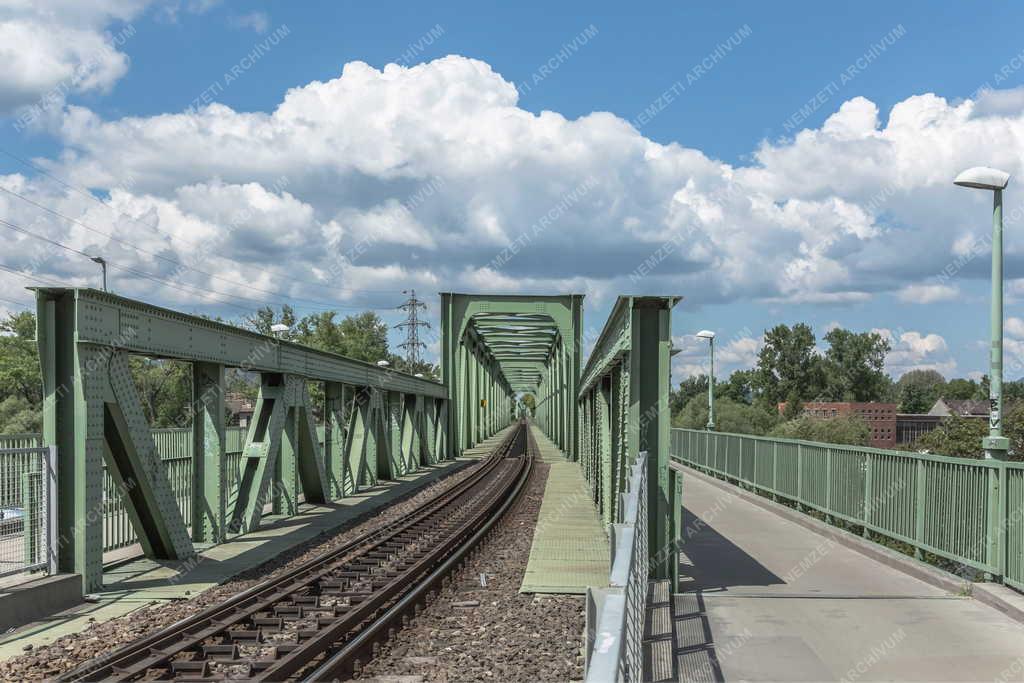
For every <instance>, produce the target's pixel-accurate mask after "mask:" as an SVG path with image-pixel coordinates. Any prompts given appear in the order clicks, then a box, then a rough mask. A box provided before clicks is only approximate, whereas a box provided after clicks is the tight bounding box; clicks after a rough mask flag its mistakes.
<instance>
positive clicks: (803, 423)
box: [769, 415, 871, 446]
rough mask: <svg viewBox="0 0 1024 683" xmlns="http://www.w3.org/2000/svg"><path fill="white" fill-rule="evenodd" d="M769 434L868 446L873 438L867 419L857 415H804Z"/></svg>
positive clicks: (788, 437) (786, 437)
mask: <svg viewBox="0 0 1024 683" xmlns="http://www.w3.org/2000/svg"><path fill="white" fill-rule="evenodd" d="M769 436H777V437H779V438H783V439H803V440H805V441H819V442H821V443H835V444H847V445H850V446H867V445H868V443H869V442H870V440H871V428H870V427H868V423H867V422H866V421H865V420H863V419H862V418H860V417H857V416H856V415H846V416H841V417H829V418H813V417H809V416H806V415H803V416H801V417H798V418H795V419H792V420H787V421H786V422H783V423H782V424H780V425H778V426H777V427H775V429H773V430H772V431H771V432H770V433H769Z"/></svg>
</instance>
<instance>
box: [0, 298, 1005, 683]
mask: <svg viewBox="0 0 1024 683" xmlns="http://www.w3.org/2000/svg"><path fill="white" fill-rule="evenodd" d="M35 293H36V301H37V316H38V318H37V319H38V334H37V337H38V348H39V354H40V362H41V369H42V383H43V388H44V395H45V402H44V419H43V424H44V427H43V433H42V434H41V435H39V436H38V437H34V438H33V439H29V438H27V437H26V438H25V439H24V440H23V442H22V441H19V442H14V441H9V442H0V457H10V458H30V457H35V458H36V460H32V461H31V463H35V464H25V463H29V462H30V461H28V460H25V461H22V460H18V461H17V462H18V463H21V464H19V465H18V468H20V469H17V471H16V472H15V470H13V469H11V467H13V465H12V466H8V465H7V464H4V467H3V469H2V474H3V475H4V477H5V478H6V479H5V482H8V483H5V484H4V486H3V487H0V489H3V492H4V495H5V501H4V504H5V505H8V506H10V505H13V503H12V502H11V500H14V501H17V500H22V499H24V500H28V499H29V497H30V496H35V498H34V499H38V500H41V501H45V505H38V506H35V507H30V506H28V505H27V504H26V506H25V509H24V513H23V518H24V521H23V522H22V524H23V528H21V527H19V528H20V529H21V531H20V532H19V533H20V534H21V535H20V536H17V538H16V540H14V541H9V542H8V545H10V543H15V544H16V545H18V547H19V548H20V549H21V550H19V552H21V553H22V555H21V557H22V560H21V561H22V563H23V567H22V568H23V569H26V570H32V571H36V572H42V573H43V574H46V576H44V577H43V578H42V579H39V581H37V582H36V583H39V582H41V583H40V585H41V586H42V588H41V589H40V590H39V591H37V592H36V593H30V592H27V591H26V592H24V593H21V592H19V589H17V588H12V589H10V590H7V591H6V592H3V593H0V611H6V612H7V615H8V616H7V617H5V618H6V619H7V621H6V622H5V624H4V625H5V627H7V628H12V627H13V628H14V629H15V630H14V631H13V632H12V633H9V634H7V636H4V637H3V638H0V667H2V666H3V665H4V664H3V661H2V660H3V659H4V658H6V657H11V656H12V655H14V654H22V651H23V650H24V649H25V648H27V647H30V646H32V645H33V644H36V645H38V646H45V645H47V644H49V643H52V642H53V641H54V640H55V639H56V638H57V637H58V636H61V635H67V634H71V633H74V632H76V630H79V631H80V630H82V629H84V628H86V627H87V626H88V624H86V623H84V620H85V619H86V618H89V619H92V618H94V617H95V615H96V614H99V615H100V616H101V617H102V618H115V617H117V616H120V615H123V614H125V613H127V612H129V611H131V610H132V609H134V607H132V606H131V605H132V604H133V601H135V602H144V601H146V600H172V599H180V598H182V597H184V596H186V595H188V594H189V593H190V592H191V590H197V591H198V590H203V589H205V588H208V587H210V586H213V585H216V584H217V583H219V582H223V581H224V580H226V579H227V578H228V577H230V576H232V575H233V574H237V573H239V572H241V571H245V570H247V569H250V568H253V567H256V566H257V565H260V563H262V562H265V561H267V559H268V558H269V557H272V556H273V555H275V554H278V553H282V552H284V551H285V550H287V549H288V548H289V547H290V546H289V545H288V543H289V542H291V543H293V544H295V543H297V542H298V541H300V540H308V539H309V538H310V537H313V536H315V535H316V534H321V535H323V534H329V533H334V532H333V530H335V529H337V528H339V527H340V526H341V525H342V523H344V524H345V525H348V526H349V527H351V526H352V525H353V524H355V523H356V522H357V521H360V520H362V519H363V518H364V517H365V516H366V515H370V516H372V515H373V514H378V513H380V512H381V511H387V510H389V509H391V508H399V507H401V506H402V505H403V503H401V501H403V500H405V499H406V498H408V496H409V495H412V494H413V493H416V492H419V493H418V494H417V495H423V496H426V498H425V499H424V501H425V502H421V503H419V504H417V506H415V507H414V509H411V510H405V509H404V508H402V510H403V511H402V513H401V515H400V516H398V517H396V518H395V520H393V521H391V522H389V523H387V524H385V525H383V526H381V527H379V528H374V529H371V530H370V531H366V532H359V533H360V534H362V535H357V536H356V537H355V538H354V539H349V540H346V541H345V542H344V543H342V544H341V546H340V547H338V548H336V549H333V550H330V551H325V554H324V556H323V557H316V558H312V559H309V560H308V561H305V562H304V564H302V566H300V567H299V568H298V569H295V570H294V571H292V572H290V573H288V575H287V576H284V577H276V578H273V577H271V578H267V579H266V580H265V581H263V582H261V583H258V584H256V585H255V586H254V587H252V588H250V589H247V590H244V591H241V592H240V593H238V594H237V595H234V596H231V597H229V598H227V599H225V601H224V602H223V603H218V604H215V605H213V606H212V607H206V608H204V609H202V610H200V611H198V612H197V613H195V614H192V615H190V616H186V617H185V618H184V619H183V620H182V621H179V622H176V623H173V624H165V625H163V626H162V627H159V628H158V627H154V628H153V630H152V632H151V633H148V634H143V635H140V636H139V637H138V638H137V639H135V640H133V641H132V642H129V643H127V644H120V645H119V646H117V647H113V646H111V647H110V648H109V652H107V651H99V652H94V653H93V655H92V656H90V657H87V658H84V659H80V660H76V661H73V662H70V663H69V664H68V665H67V666H66V667H64V668H63V669H61V670H60V671H57V670H54V675H59V678H60V680H140V679H143V678H152V677H162V678H180V679H188V680H220V679H221V678H223V676H224V673H223V672H224V669H223V667H224V666H228V665H230V666H240V667H242V669H241V670H242V672H243V674H244V675H243V677H245V678H247V679H251V680H285V679H308V680H333V679H336V678H339V677H341V678H344V677H345V676H346V675H349V674H351V673H352V672H353V671H355V670H356V668H357V667H358V666H360V662H362V663H365V662H366V660H367V658H368V657H372V654H368V653H374V652H376V651H377V650H376V647H377V645H376V644H379V643H380V642H382V641H383V640H387V638H388V637H391V636H393V635H394V633H395V631H396V629H397V630H400V626H399V624H400V623H407V620H408V617H409V616H410V615H413V614H417V613H418V610H419V606H420V605H422V604H424V603H425V602H427V601H429V600H430V597H431V596H432V595H436V591H437V590H439V589H440V587H441V586H442V585H444V582H445V581H446V580H447V579H446V577H447V576H448V573H449V572H450V571H451V570H452V569H453V568H454V567H456V566H458V565H459V563H461V562H464V561H465V559H466V558H467V557H468V555H467V553H468V552H469V549H470V548H472V547H473V546H474V545H475V544H478V543H480V542H481V541H482V539H484V538H486V535H487V534H488V533H489V532H490V530H491V529H492V526H493V525H495V524H496V523H497V520H498V519H499V518H500V516H501V515H502V514H503V513H504V512H505V511H506V510H507V509H510V508H511V506H513V505H514V504H515V502H516V500H518V499H519V496H520V494H521V492H522V491H523V490H524V487H525V486H526V482H527V481H529V477H530V476H531V472H532V471H533V469H534V468H535V467H536V466H537V464H539V463H542V464H544V466H545V467H546V468H548V470H547V471H548V472H549V474H548V478H547V483H546V488H545V489H544V496H543V502H542V503H541V507H540V512H539V518H538V521H537V523H536V529H535V530H534V531H533V532H532V534H533V536H532V545H531V550H530V556H529V561H528V565H527V566H526V569H525V573H524V576H523V579H522V586H521V588H520V590H521V591H522V592H527V593H545V592H548V593H567V594H581V595H582V594H585V595H586V600H585V605H586V608H585V613H586V623H585V631H584V633H583V635H582V636H581V640H582V647H581V650H582V653H583V654H582V656H583V659H584V661H585V666H586V673H585V675H586V678H587V680H592V681H612V680H625V681H634V680H701V681H716V680H740V679H743V680H848V681H852V680H894V679H895V680H902V679H907V680H940V679H941V680H1003V681H1009V680H1024V626H1022V621H1024V596H1022V595H1021V593H1020V592H1019V591H1021V590H1022V589H1024V465H1022V464H1019V463H1012V462H1005V461H996V460H965V459H960V458H949V457H945V456H942V455H929V454H919V453H910V452H898V451H884V450H878V449H871V448H860V447H848V446H834V445H828V444H818V443H811V442H801V441H791V440H784V439H771V438H766V437H750V436H743V435H736V434H721V433H715V432H709V431H693V430H683V429H673V428H672V427H671V424H670V414H669V410H668V395H669V386H670V382H671V367H670V365H671V356H672V341H671V339H672V338H671V330H672V315H673V310H674V309H675V307H676V305H677V304H678V302H679V301H680V297H676V296H622V297H619V298H618V299H617V301H616V302H615V304H614V306H613V308H612V311H611V313H610V315H609V317H608V319H607V321H606V322H605V323H604V325H603V327H602V328H601V331H600V333H599V334H598V335H597V336H596V338H594V339H588V340H586V341H584V336H583V330H584V327H583V314H584V308H583V305H584V300H583V296H582V295H577V294H564V295H551V296H525V295H524V296H519V295H481V294H457V293H443V294H441V347H440V356H441V358H440V366H441V381H434V380H431V379H427V378H424V377H422V376H413V375H409V374H405V373H402V372H398V371H396V370H394V369H392V368H389V367H381V366H379V365H376V364H371V363H364V362H361V361H356V360H353V359H350V358H345V357H342V356H339V355H336V354H331V353H326V352H323V351H319V350H315V349H311V348H308V347H304V346H300V345H298V344H294V343H291V342H288V341H284V340H280V339H277V338H275V337H270V336H263V335H260V334H256V333H253V332H250V331H246V330H243V329H239V328H237V327H233V326H230V325H226V324H222V323H219V322H216V321H213V320H209V319H206V318H201V317H197V316H192V315H187V314H184V313H180V312H177V311H173V310H169V309H166V308H161V307H157V306H153V305H150V304H147V303H145V302H142V301H136V300H132V299H128V298H124V297H121V296H117V295H115V294H111V293H107V292H102V291H97V290H94V289H79V288H53V287H41V288H36V289H35ZM584 346H587V347H591V348H590V351H589V355H587V354H586V353H584ZM133 355H136V356H146V357H150V358H156V359H170V360H175V361H184V362H188V363H190V364H191V367H192V390H193V395H192V401H191V404H190V415H189V420H188V421H189V422H190V423H191V426H190V427H188V428H185V429H177V430H154V429H151V428H150V425H149V424H148V422H147V419H146V417H145V413H144V411H143V407H142V403H141V400H140V397H139V395H138V392H137V389H136V387H135V385H134V382H133V379H132V376H131V373H130V370H129V357H130V356H133ZM227 368H241V369H243V370H246V371H248V372H251V373H255V374H257V375H258V377H259V394H258V399H257V400H256V403H255V408H254V413H253V416H252V419H251V423H250V425H249V426H248V428H247V429H243V430H238V429H232V428H228V427H225V424H224V422H225V420H224V415H225V398H226V393H227V391H226V386H225V369H227ZM316 386H318V387H319V389H318V390H317V391H316V392H315V395H316V396H322V397H323V398H322V403H321V404H319V405H317V406H314V403H313V399H312V398H311V397H312V396H313V395H314V392H313V388H314V387H316ZM525 394H532V395H533V396H534V397H535V408H534V409H533V411H532V414H531V415H529V416H528V417H529V419H528V420H525V419H523V418H524V415H523V412H524V409H523V404H522V402H521V401H520V398H521V397H522V396H523V395H525ZM5 454H6V455H5ZM470 461H472V463H473V465H472V466H470V464H469V462H470ZM0 462H2V463H7V462H15V461H14V460H10V461H7V460H4V461H0ZM460 467H462V469H459V468H460ZM456 472H470V474H468V475H466V476H465V478H464V479H461V480H458V483H455V484H452V485H451V486H450V487H449V488H443V487H438V488H443V490H441V491H440V492H437V493H430V489H431V487H430V486H428V484H431V483H432V482H440V481H441V480H442V479H443V478H445V477H448V478H449V479H451V480H452V481H455V480H457V479H458V477H453V476H450V475H452V473H456ZM12 473H13V474H12ZM8 484H9V485H8ZM8 489H9V490H8ZM11 491H13V492H14V493H11ZM7 498H10V499H11V500H6V499H7ZM353 501H356V502H353ZM374 501H375V502H374ZM374 505H375V506H376V507H373V506H374ZM361 506H362V507H361ZM396 514H397V513H396ZM360 515H363V516H362V517H361V516H360ZM37 527H38V529H39V531H38V533H37V532H36V531H32V529H36V528H37ZM303 534H305V536H303ZM11 538H15V537H14V536H12V537H11ZM0 543H2V540H0ZM261 548H262V549H261ZM132 549H134V555H133V554H132V552H130V551H132ZM7 551H8V549H7V548H6V547H3V546H0V556H3V554H4V553H6V552H7ZM119 553H120V554H121V555H120V556H118V554H119ZM115 556H117V557H115ZM353 557H355V559H353ZM481 580H483V579H481ZM26 585H28V584H26ZM68 586H71V587H72V590H73V592H74V593H75V594H76V596H77V598H78V599H81V597H82V596H83V595H86V596H88V597H89V599H90V600H92V601H93V602H94V603H98V604H100V605H102V609H101V610H100V611H99V612H91V613H83V612H74V611H73V610H72V612H71V613H70V614H69V616H67V617H66V618H60V619H53V618H48V619H43V620H39V619H37V618H36V617H38V615H34V616H30V615H31V614H32V610H31V609H30V607H32V605H30V604H28V603H32V602H36V603H43V602H46V601H47V599H50V598H53V596H55V595H57V594H58V593H60V592H61V591H66V590H68ZM186 586H187V587H190V589H189V590H186V589H185V587H186ZM5 603H6V607H7V609H6V610H5V609H3V608H4V606H5ZM36 606H38V605H36ZM403 619H404V620H405V621H403ZM295 624H299V625H298V626H296V625H295ZM289 628H291V630H289ZM282 633H284V634H286V635H287V638H284V637H283V636H281V634H282ZM542 637H544V638H553V639H561V640H564V639H565V634H562V633H557V634H555V633H549V634H542ZM254 642H255V643H263V644H268V643H274V644H273V646H272V647H270V646H268V647H269V650H268V651H269V654H267V653H265V652H264V653H263V654H260V655H259V656H258V657H256V656H249V655H246V654H245V653H246V652H248V650H246V648H247V647H250V646H251V645H252V644H253V643H254ZM264 649H267V648H264ZM12 661H13V660H12ZM0 671H3V669H2V668H0Z"/></svg>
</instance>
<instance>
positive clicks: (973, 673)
mask: <svg viewBox="0 0 1024 683" xmlns="http://www.w3.org/2000/svg"><path fill="white" fill-rule="evenodd" d="M684 477H685V479H684V483H683V514H684V520H683V524H684V526H683V529H682V536H683V538H684V541H685V545H684V547H683V557H682V565H681V572H680V574H681V576H682V577H683V578H682V579H681V586H680V590H681V591H682V593H681V594H677V595H676V596H674V612H675V614H674V617H673V618H674V622H675V639H676V643H675V646H676V663H677V667H678V675H679V677H680V678H681V679H682V680H695V681H840V680H845V681H1024V625H1022V624H1021V623H1019V622H1017V621H1014V620H1012V619H1010V618H1009V617H1007V616H1005V615H1004V614H1002V613H1001V612H999V611H997V610H995V609H992V608H991V607H988V606H986V605H983V604H981V603H980V602H978V601H976V600H973V599H971V598H969V597H965V596H963V595H958V594H953V593H948V592H945V591H943V590H941V589H939V588H935V587H933V586H932V585H930V584H927V583H925V582H923V581H920V580H918V579H916V578H913V577H911V576H909V575H907V574H904V573H902V572H900V571H899V570H896V569H893V568H890V567H888V566H886V565H884V564H882V563H880V562H877V561H876V560H874V559H871V558H869V557H867V556H865V555H863V554H861V553H858V552H856V551H855V550H852V549H850V548H847V547H845V546H842V545H839V544H838V543H836V542H835V541H833V540H831V539H829V538H827V537H825V536H822V535H819V534H817V533H815V532H813V531H811V530H809V529H807V528H805V527H803V526H800V525H798V524H795V523H793V522H791V521H789V520H786V519H784V518H782V517H780V516H778V515H777V514H775V513H773V512H771V511H769V510H766V509H764V508H762V507H760V506H758V505H754V504H753V503H751V502H748V501H746V500H743V499H742V498H741V497H739V496H737V495H735V494H734V493H732V492H731V491H730V490H729V488H730V487H729V485H728V484H721V485H720V484H718V483H711V482H710V481H709V480H707V479H705V478H704V477H703V476H701V475H699V474H696V473H694V472H693V471H692V470H689V469H686V470H684ZM723 487H725V488H723Z"/></svg>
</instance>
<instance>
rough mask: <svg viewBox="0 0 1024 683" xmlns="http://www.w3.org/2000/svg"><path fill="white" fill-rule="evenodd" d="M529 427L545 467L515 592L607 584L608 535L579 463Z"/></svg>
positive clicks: (564, 590) (577, 590)
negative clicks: (530, 541)
mask: <svg viewBox="0 0 1024 683" xmlns="http://www.w3.org/2000/svg"><path fill="white" fill-rule="evenodd" d="M530 428H531V429H532V430H533V436H534V438H535V439H536V441H537V446H538V448H539V449H540V460H541V462H543V463H547V465H548V466H549V469H548V480H547V484H546V485H545V487H544V502H543V503H542V504H541V508H540V514H539V515H538V517H537V526H536V528H535V529H534V532H533V545H532V547H531V548H530V560H529V562H528V563H527V565H526V573H525V574H524V575H523V583H522V585H521V586H520V588H519V591H520V592H522V593H579V594H584V593H586V592H587V586H607V585H608V573H609V561H610V552H611V551H610V549H609V545H608V536H607V534H606V533H605V530H604V528H603V527H602V525H601V520H600V518H599V516H598V513H597V507H596V506H595V505H594V502H593V500H592V499H591V495H590V489H589V488H588V487H587V483H586V480H585V479H584V478H583V472H582V470H581V469H580V466H579V463H575V462H572V461H570V460H567V459H566V458H565V456H564V455H563V454H562V451H560V450H559V449H558V447H557V446H556V445H555V444H553V443H552V442H551V441H550V440H549V439H548V437H547V436H545V435H544V433H543V432H541V431H540V429H538V428H537V427H534V426H532V425H531V427H530Z"/></svg>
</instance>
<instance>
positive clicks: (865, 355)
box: [822, 327, 892, 402]
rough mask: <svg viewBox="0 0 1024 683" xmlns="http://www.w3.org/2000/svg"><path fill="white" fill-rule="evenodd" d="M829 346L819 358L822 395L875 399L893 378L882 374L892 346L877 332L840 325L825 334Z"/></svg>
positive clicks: (837, 398) (861, 399)
mask: <svg viewBox="0 0 1024 683" xmlns="http://www.w3.org/2000/svg"><path fill="white" fill-rule="evenodd" d="M825 341H826V342H827V343H828V350H827V351H825V358H824V360H823V361H822V368H823V374H824V377H825V390H824V396H825V398H826V399H827V400H831V401H858V402H859V401H877V400H879V399H880V398H881V397H882V396H883V395H884V394H885V392H886V390H887V388H888V386H889V385H890V384H891V382H892V380H890V379H889V376H888V375H886V374H885V370H884V366H885V356H886V354H887V353H889V351H890V349H891V348H892V347H891V346H890V345H889V342H888V340H886V339H885V338H883V337H882V336H881V335H880V334H878V333H877V332H851V331H850V330H844V329H843V328H841V327H836V328H833V329H831V330H829V332H828V334H826V335H825Z"/></svg>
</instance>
